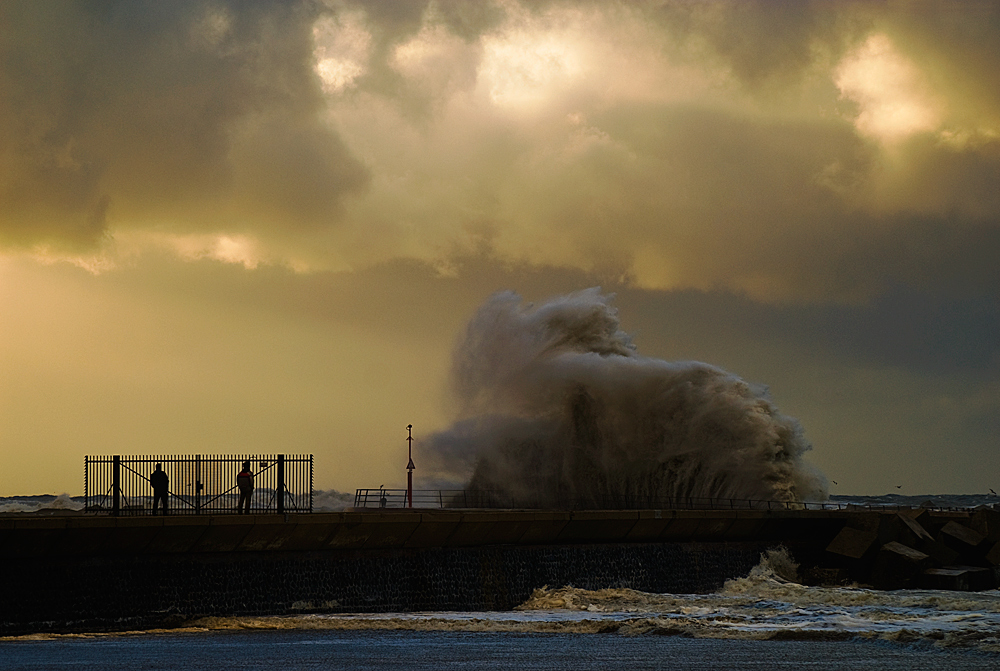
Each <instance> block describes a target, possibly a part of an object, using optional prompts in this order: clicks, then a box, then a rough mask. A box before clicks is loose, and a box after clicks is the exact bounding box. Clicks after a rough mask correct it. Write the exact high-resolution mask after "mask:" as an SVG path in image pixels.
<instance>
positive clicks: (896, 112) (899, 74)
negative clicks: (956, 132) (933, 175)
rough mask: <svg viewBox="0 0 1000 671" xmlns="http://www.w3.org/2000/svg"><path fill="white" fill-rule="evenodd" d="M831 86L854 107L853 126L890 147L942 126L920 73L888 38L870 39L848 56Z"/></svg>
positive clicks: (936, 105)
mask: <svg viewBox="0 0 1000 671" xmlns="http://www.w3.org/2000/svg"><path fill="white" fill-rule="evenodd" d="M835 82H836V84H837V87H838V88H839V89H840V92H841V95H842V96H843V97H844V98H847V99H849V100H851V101H853V102H855V103H857V105H858V108H859V112H858V116H857V118H856V119H855V121H854V124H855V126H856V127H857V129H858V130H859V131H860V132H861V133H863V134H865V135H868V136H869V137H874V138H876V139H878V140H881V141H882V142H885V143H893V142H897V141H899V140H902V139H905V138H907V137H909V136H911V135H914V134H916V133H922V132H929V131H933V130H935V129H937V128H938V127H939V125H940V124H941V121H942V117H943V110H942V104H941V103H940V101H939V100H938V99H937V98H936V97H935V95H934V94H933V92H932V91H931V90H930V87H929V85H928V84H927V82H926V80H925V79H924V77H923V74H922V73H921V72H920V70H918V69H917V67H916V66H915V65H914V64H913V63H911V62H910V61H909V60H908V59H907V58H906V57H905V56H903V55H902V54H900V53H899V52H898V51H897V50H896V48H895V46H894V45H893V43H892V41H891V40H890V39H889V38H888V36H886V35H883V34H875V35H871V36H870V37H869V38H868V40H867V41H865V43H864V44H862V45H861V46H860V47H858V48H857V49H856V50H854V51H853V52H852V53H850V54H848V55H847V56H846V57H845V58H844V60H843V61H842V62H841V63H840V65H839V67H838V68H837V70H836V72H835Z"/></svg>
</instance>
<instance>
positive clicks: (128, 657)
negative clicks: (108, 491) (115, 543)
mask: <svg viewBox="0 0 1000 671" xmlns="http://www.w3.org/2000/svg"><path fill="white" fill-rule="evenodd" d="M346 499H347V497H343V496H341V497H340V498H338V497H337V496H333V495H330V496H327V497H322V496H318V497H317V498H316V500H317V501H323V500H327V501H331V503H330V504H329V509H331V510H334V509H337V508H336V506H338V505H339V503H338V501H340V500H346ZM833 501H834V502H838V503H844V504H850V505H858V506H867V505H889V506H919V505H921V504H923V505H934V506H935V507H942V508H972V507H976V506H979V505H991V506H992V505H993V504H995V503H997V502H998V499H997V498H996V497H993V496H992V495H991V496H977V495H955V496H942V495H933V496H932V495H926V496H915V497H907V496H900V495H886V496H878V497H861V496H854V497H847V496H838V497H833ZM928 502H930V503H928ZM78 505H80V502H79V500H78V499H77V498H74V497H69V496H65V495H63V496H61V497H57V496H46V497H8V498H0V512H6V513H14V512H21V513H25V514H32V513H35V514H44V513H45V511H50V512H55V511H59V510H64V511H67V512H69V511H73V510H76V509H77V507H78ZM348 505H349V503H348ZM796 569H797V567H796V566H795V563H794V561H793V560H792V559H791V558H790V557H789V556H788V554H787V553H785V552H784V551H783V550H782V549H780V548H779V549H775V550H772V551H769V552H768V553H765V554H763V555H762V556H761V559H760V563H759V564H758V565H757V566H756V567H755V568H754V569H753V570H752V571H751V572H750V573H749V575H747V576H744V577H741V578H736V579H733V580H730V581H728V582H727V583H726V584H725V585H724V586H723V587H722V588H721V589H719V590H718V591H716V592H714V593H711V594H652V593H646V592H639V591H635V590H630V589H621V588H608V589H602V590H596V591H591V590H583V589H578V588H575V587H573V586H571V585H539V586H538V588H537V589H536V590H535V591H534V593H533V594H532V595H531V597H530V598H529V599H527V600H526V601H525V602H524V603H522V604H521V605H519V606H518V607H517V608H515V609H514V610H511V611H489V612H417V613H379V614H370V613H369V614H362V613H356V614H336V615H297V616H280V617H210V618H201V619H197V620H193V621H188V622H186V623H184V626H181V627H178V628H174V629H152V630H144V631H124V632H115V633H106V632H103V633H102V632H93V633H74V634H35V635H27V636H18V637H8V638H0V670H3V671H6V670H8V669H9V670H11V671H14V670H18V671H20V670H29V669H30V670H42V669H45V670H48V669H73V670H78V671H89V670H102V671H103V670H106V669H164V670H166V669H170V670H173V669H177V670H180V669H192V670H197V669H213V670H214V669H220V668H234V669H282V670H297V669H338V670H354V669H359V670H360V669H366V670H369V669H409V670H422V669H447V668H456V669H512V670H514V669H516V670H519V671H520V670H522V669H573V670H574V671H580V670H588V669H768V670H771V669H831V670H839V669H879V670H880V671H889V670H895V669H900V670H904V669H905V670H906V671H917V670H920V669H933V670H934V671H944V670H950V669H956V670H963V669H977V670H978V669H998V670H1000V591H997V590H991V591H985V592H949V591H931V590H898V591H878V590H872V589H866V588H863V587H860V586H857V585H844V586H840V587H810V586H806V585H803V584H800V583H799V582H798V581H797V575H796Z"/></svg>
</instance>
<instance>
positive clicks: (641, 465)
mask: <svg viewBox="0 0 1000 671" xmlns="http://www.w3.org/2000/svg"><path fill="white" fill-rule="evenodd" d="M611 300H612V296H610V295H604V294H602V293H601V292H600V290H599V289H598V288H593V289H588V290H585V291H580V292H577V293H573V294H569V295H566V296H560V297H557V298H553V299H551V300H549V301H548V302H546V303H544V304H542V305H539V306H532V305H524V304H522V302H521V299H520V297H519V296H517V295H516V294H514V293H512V292H504V293H498V294H495V295H494V296H492V297H491V298H490V299H489V300H488V301H487V302H486V304H485V305H483V306H482V307H481V308H480V309H479V311H478V312H477V313H476V315H475V316H474V317H473V319H472V320H471V322H470V323H469V325H468V328H467V330H466V332H465V337H464V339H463V340H462V341H461V342H460V344H459V345H458V347H457V348H456V352H455V357H454V362H453V386H454V392H455V397H456V399H457V400H458V406H459V407H458V418H457V421H456V422H455V424H454V425H453V426H452V427H451V428H450V429H448V430H446V431H443V432H441V433H438V434H435V435H434V436H432V437H431V438H430V440H429V441H428V442H429V443H430V448H431V450H430V451H431V452H432V454H433V456H434V458H435V462H436V463H435V466H436V468H437V475H438V476H439V478H441V479H447V478H449V477H450V478H452V479H453V480H459V479H467V485H466V488H467V489H471V490H478V491H482V492H499V493H501V494H502V498H505V499H506V500H510V501H514V502H517V503H519V504H520V505H521V506H523V507H551V506H558V505H559V504H561V503H565V502H567V501H572V502H574V503H575V504H577V505H580V504H584V505H587V504H590V505H595V506H607V505H613V506H616V507H636V506H639V505H643V502H655V501H667V500H672V499H677V498H688V497H711V498H733V499H757V500H780V501H804V500H825V499H826V498H827V481H826V478H825V477H824V476H823V475H822V474H821V473H819V472H818V471H817V470H816V469H814V468H813V467H811V466H810V465H809V464H807V463H806V462H805V461H804V459H803V455H804V454H805V452H806V451H807V450H809V449H810V445H809V444H808V443H807V442H806V440H805V438H804V437H803V431H802V428H801V426H800V425H799V423H798V422H797V421H796V420H795V419H793V418H790V417H787V416H785V415H782V414H781V413H779V412H778V410H777V408H776V407H775V406H774V404H773V403H772V402H771V400H770V399H769V397H768V394H767V390H766V388H764V387H760V386H756V385H751V384H749V383H747V382H745V381H743V380H741V379H740V378H739V377H737V376H735V375H733V374H731V373H728V372H726V371H724V370H721V369H719V368H716V367H714V366H710V365H708V364H704V363H699V362H668V361H662V360H659V359H653V358H648V357H644V356H641V355H639V354H638V353H637V351H636V348H635V346H634V344H633V343H632V340H631V338H630V336H629V335H628V334H626V333H625V332H623V331H622V330H621V329H620V325H619V321H618V315H617V311H616V310H615V309H614V308H613V307H612V305H611Z"/></svg>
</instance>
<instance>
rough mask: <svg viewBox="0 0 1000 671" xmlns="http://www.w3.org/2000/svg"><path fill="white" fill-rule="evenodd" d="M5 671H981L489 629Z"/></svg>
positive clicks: (150, 640) (859, 655)
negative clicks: (457, 670)
mask: <svg viewBox="0 0 1000 671" xmlns="http://www.w3.org/2000/svg"><path fill="white" fill-rule="evenodd" d="M0 660H3V661H2V662H0V665H2V667H3V668H4V669H8V670H9V671H50V670H57V669H73V670H74V671H104V670H106V669H156V670H160V669H162V670H170V671H173V670H177V671H180V670H185V671H200V670H209V669H211V670H212V671H216V670H218V669H247V670H250V669H282V670H287V671H298V670H300V669H336V670H337V671H355V670H357V671H361V670H364V671H371V670H372V669H406V670H408V671H423V670H428V671H430V670H433V671H440V670H441V669H449V668H454V669H495V670H504V671H506V670H512V671H513V670H516V671H522V670H524V669H560V670H565V669H572V670H573V671H590V670H595V671H596V670H599V669H601V670H603V669H629V670H633V671H637V670H642V669H677V670H686V669H705V670H708V669H712V670H718V671H727V670H730V669H740V670H743V669H760V670H761V671H765V670H767V671H773V670H774V669H824V670H828V671H840V670H842V669H879V670H880V671H897V670H899V671H923V670H928V671H966V670H968V671H973V670H975V671H986V670H989V669H997V668H1000V660H997V659H996V658H993V657H990V656H986V655H983V654H981V653H976V652H969V651H955V650H942V649H937V648H933V647H926V646H917V645H896V644H887V643H883V642H878V641H866V640H851V641H838V642H830V641H758V640H719V639H691V638H680V637H665V636H635V637H625V636H614V635H587V634H516V633H506V634H502V633H496V632H482V633H471V632H449V631H429V632H414V631H406V630H395V631H386V630H360V631H317V630H305V631H303V630H292V631H288V630H285V631H237V632H225V633H216V634H212V635H207V634H197V633H180V634H178V633H173V634H155V635H145V636H116V637H106V638H101V639H90V640H84V639H62V640H59V641H45V642H38V641H35V642H31V641H25V642H17V643H5V644H0Z"/></svg>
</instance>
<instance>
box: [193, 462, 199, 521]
mask: <svg viewBox="0 0 1000 671" xmlns="http://www.w3.org/2000/svg"><path fill="white" fill-rule="evenodd" d="M194 514H195V515H201V455H200V454H196V455H194Z"/></svg>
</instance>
